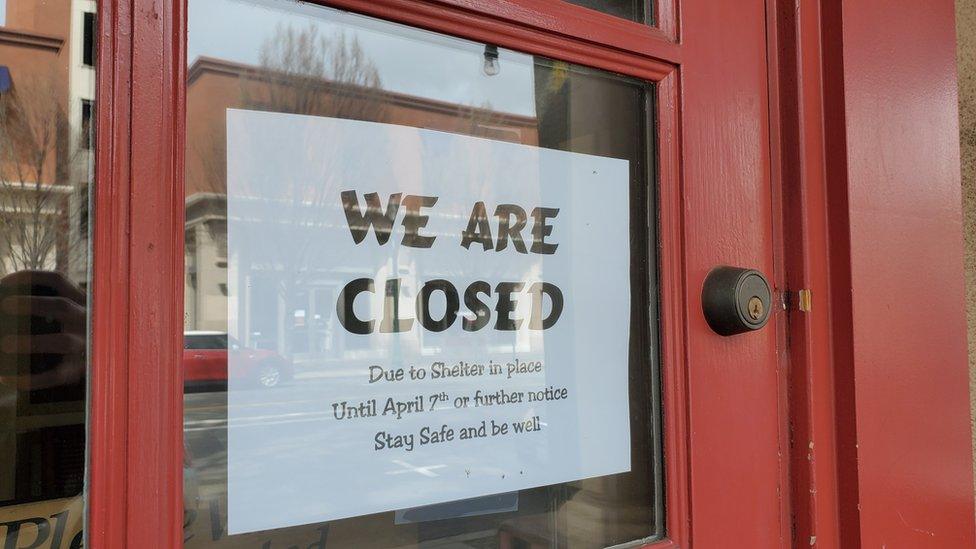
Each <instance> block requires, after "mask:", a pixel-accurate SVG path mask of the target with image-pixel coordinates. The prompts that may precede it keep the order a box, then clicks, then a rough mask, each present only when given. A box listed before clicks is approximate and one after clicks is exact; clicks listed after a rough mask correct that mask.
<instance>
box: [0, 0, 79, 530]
mask: <svg viewBox="0 0 976 549" xmlns="http://www.w3.org/2000/svg"><path fill="white" fill-rule="evenodd" d="M80 4H81V3H79V2H73V3H56V2H21V3H19V4H18V6H19V7H18V9H16V10H12V9H8V10H7V12H6V17H5V18H4V17H3V16H2V15H0V24H2V25H3V27H5V28H9V29H14V30H16V32H17V33H18V34H19V35H21V36H26V37H30V36H37V37H39V38H38V40H36V41H35V40H28V39H25V40H16V41H0V59H2V60H3V61H2V63H3V65H4V69H5V71H4V73H5V74H6V75H7V78H6V79H4V82H3V83H2V86H3V90H2V93H0V540H3V545H4V547H48V546H53V545H54V544H57V546H58V547H81V546H82V539H83V533H82V528H83V525H84V499H83V493H84V489H85V426H86V425H85V424H86V419H85V418H86V415H85V407H86V398H87V390H86V378H87V371H88V369H87V350H88V328H87V325H88V295H87V288H88V281H89V253H88V249H89V243H88V242H89V235H88V227H89V223H88V216H89V213H88V212H89V208H88V201H89V189H90V188H91V186H90V184H91V182H92V180H91V177H92V176H91V174H92V173H93V169H92V168H93V161H94V160H93V159H94V156H93V151H92V149H93V146H94V143H92V142H90V141H89V139H88V137H87V136H88V128H89V126H90V118H89V115H90V111H86V109H85V108H84V107H83V105H85V104H89V105H90V101H91V100H92V99H93V98H94V94H95V89H94V78H92V74H91V73H93V71H91V70H90V69H88V70H87V71H88V73H89V74H86V75H85V76H84V77H79V73H78V69H79V68H80V67H79V66H78V64H77V63H76V62H72V61H71V60H73V59H80V58H81V54H80V53H79V52H78V49H79V48H82V47H83V44H84V42H85V38H84V37H83V36H82V35H81V34H82V30H81V28H82V26H81V25H77V26H74V25H72V23H71V22H72V21H78V20H79V19H80V18H81V17H82V10H81V6H80ZM49 37H57V38H59V39H61V41H62V44H64V46H63V47H62V48H48V47H45V46H43V45H42V46H38V44H46V43H48V41H49ZM75 56H77V57H75Z"/></svg>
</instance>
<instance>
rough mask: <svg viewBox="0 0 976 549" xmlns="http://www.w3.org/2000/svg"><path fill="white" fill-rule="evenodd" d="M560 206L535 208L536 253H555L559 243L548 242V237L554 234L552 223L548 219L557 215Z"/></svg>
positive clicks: (534, 240)
mask: <svg viewBox="0 0 976 549" xmlns="http://www.w3.org/2000/svg"><path fill="white" fill-rule="evenodd" d="M558 213H559V208H535V209H533V210H532V214H531V215H532V219H533V223H532V248H531V252H532V253H534V254H547V255H548V254H554V253H556V248H557V247H558V246H559V244H550V243H547V242H546V237H547V236H549V235H550V234H552V225H547V224H546V220H547V219H552V218H554V217H556V215H557V214H558Z"/></svg>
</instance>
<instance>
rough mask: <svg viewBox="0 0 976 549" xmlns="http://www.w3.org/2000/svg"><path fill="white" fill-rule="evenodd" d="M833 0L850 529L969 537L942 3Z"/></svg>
mask: <svg viewBox="0 0 976 549" xmlns="http://www.w3.org/2000/svg"><path fill="white" fill-rule="evenodd" d="M826 4H830V3H829V2H828V3H826ZM834 8H835V11H834V12H833V13H832V14H831V18H830V20H829V21H825V26H826V25H827V24H828V23H829V25H831V27H830V28H827V29H825V32H826V31H829V32H832V35H831V36H833V37H834V42H835V43H836V44H839V45H840V46H839V47H838V48H837V50H833V51H830V52H827V53H828V57H827V59H826V61H825V64H826V66H828V67H829V68H830V70H831V71H832V72H833V79H832V80H830V82H829V83H830V84H832V86H833V87H832V88H828V90H827V94H828V95H832V94H834V95H835V97H837V99H835V101H842V104H840V105H835V106H839V107H840V108H839V109H838V111H837V112H835V113H833V116H836V117H842V118H839V119H836V118H835V119H834V120H832V121H831V123H832V125H830V126H828V129H829V130H830V131H829V132H828V134H827V138H828V143H830V144H831V145H830V146H831V147H832V149H831V152H836V155H835V156H828V167H830V166H831V164H832V163H839V164H842V166H839V167H837V166H835V167H834V170H835V171H834V175H837V176H838V177H837V178H833V177H832V178H830V179H828V181H829V183H830V188H829V189H828V192H829V193H832V194H833V195H835V196H836V197H837V198H836V204H837V205H843V206H845V209H844V211H836V210H834V211H832V212H831V215H832V219H831V225H832V226H837V227H839V229H838V230H843V231H845V232H846V233H847V234H846V237H847V238H846V240H847V242H848V243H849V248H845V247H844V246H843V244H844V242H843V239H842V245H841V249H840V250H838V253H837V254H835V252H834V250H831V266H832V268H833V266H834V265H838V264H839V265H843V264H847V265H849V271H848V272H847V273H845V274H848V275H849V279H848V281H847V283H848V285H847V287H842V286H840V284H841V283H842V282H843V281H840V280H838V281H837V284H838V286H837V287H836V288H835V289H834V291H835V293H836V295H838V296H840V295H842V294H844V293H845V292H846V293H847V303H844V304H840V306H839V307H838V308H839V310H842V311H843V313H844V314H845V315H849V317H848V322H849V324H848V326H849V328H850V332H849V335H848V338H849V339H848V343H849V346H845V347H844V348H843V349H842V350H841V351H842V352H841V353H839V354H838V355H837V360H838V363H837V365H836V366H837V371H838V372H840V371H843V370H846V371H849V372H851V375H852V376H853V380H854V384H853V396H854V399H853V403H854V408H855V415H854V416H853V417H855V418H856V441H857V449H856V459H857V484H858V500H857V503H858V506H859V509H860V511H859V526H860V532H859V534H860V544H861V546H864V547H881V546H883V545H885V544H888V545H889V546H890V545H892V544H895V545H896V546H905V547H918V548H923V547H973V546H976V539H974V509H973V488H972V486H973V483H972V480H973V479H972V461H971V446H970V444H971V439H970V436H971V433H970V419H969V418H970V416H969V391H968V383H967V381H968V375H967V354H966V322H965V315H964V306H965V299H964V280H963V261H962V213H961V197H960V185H959V142H958V136H959V134H958V118H957V116H958V113H957V93H956V74H955V40H954V21H953V18H954V17H953V3H952V1H951V0H932V1H929V2H924V3H918V2H912V1H909V0H889V1H884V2H882V1H880V0H847V1H845V2H843V3H842V4H841V5H840V7H839V11H837V7H836V6H835V7H834ZM838 50H839V51H838ZM831 54H832V55H831ZM837 94H839V95H837ZM840 168H843V171H841V170H840ZM832 205H834V204H833V202H832ZM834 216H836V217H834ZM845 327H846V326H845ZM845 396H850V395H845ZM840 398H841V397H840V396H838V401H840Z"/></svg>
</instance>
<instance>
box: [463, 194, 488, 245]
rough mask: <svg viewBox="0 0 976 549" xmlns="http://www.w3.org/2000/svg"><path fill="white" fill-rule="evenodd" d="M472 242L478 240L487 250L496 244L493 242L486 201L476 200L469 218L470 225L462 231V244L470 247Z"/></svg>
mask: <svg viewBox="0 0 976 549" xmlns="http://www.w3.org/2000/svg"><path fill="white" fill-rule="evenodd" d="M472 242H478V243H480V244H481V246H482V247H483V248H484V250H485V251H486V252H487V251H488V250H490V249H492V248H493V247H494V245H493V244H492V242H491V225H490V224H489V223H488V212H487V211H485V203H484V202H475V204H474V207H473V208H471V217H469V218H468V227H467V228H466V229H464V231H463V232H462V233H461V245H462V246H464V247H465V248H466V249H470V247H471V243H472Z"/></svg>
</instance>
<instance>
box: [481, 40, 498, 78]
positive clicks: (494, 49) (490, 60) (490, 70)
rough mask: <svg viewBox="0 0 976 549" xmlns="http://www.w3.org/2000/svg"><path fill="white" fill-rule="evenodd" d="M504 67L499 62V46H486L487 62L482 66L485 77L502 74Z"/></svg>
mask: <svg viewBox="0 0 976 549" xmlns="http://www.w3.org/2000/svg"><path fill="white" fill-rule="evenodd" d="M501 70H502V66H501V64H500V63H499V62H498V46H490V45H486V46H485V62H484V64H483V65H482V66H481V71H482V72H484V73H485V76H495V75H496V74H498V73H499V72H501Z"/></svg>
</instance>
